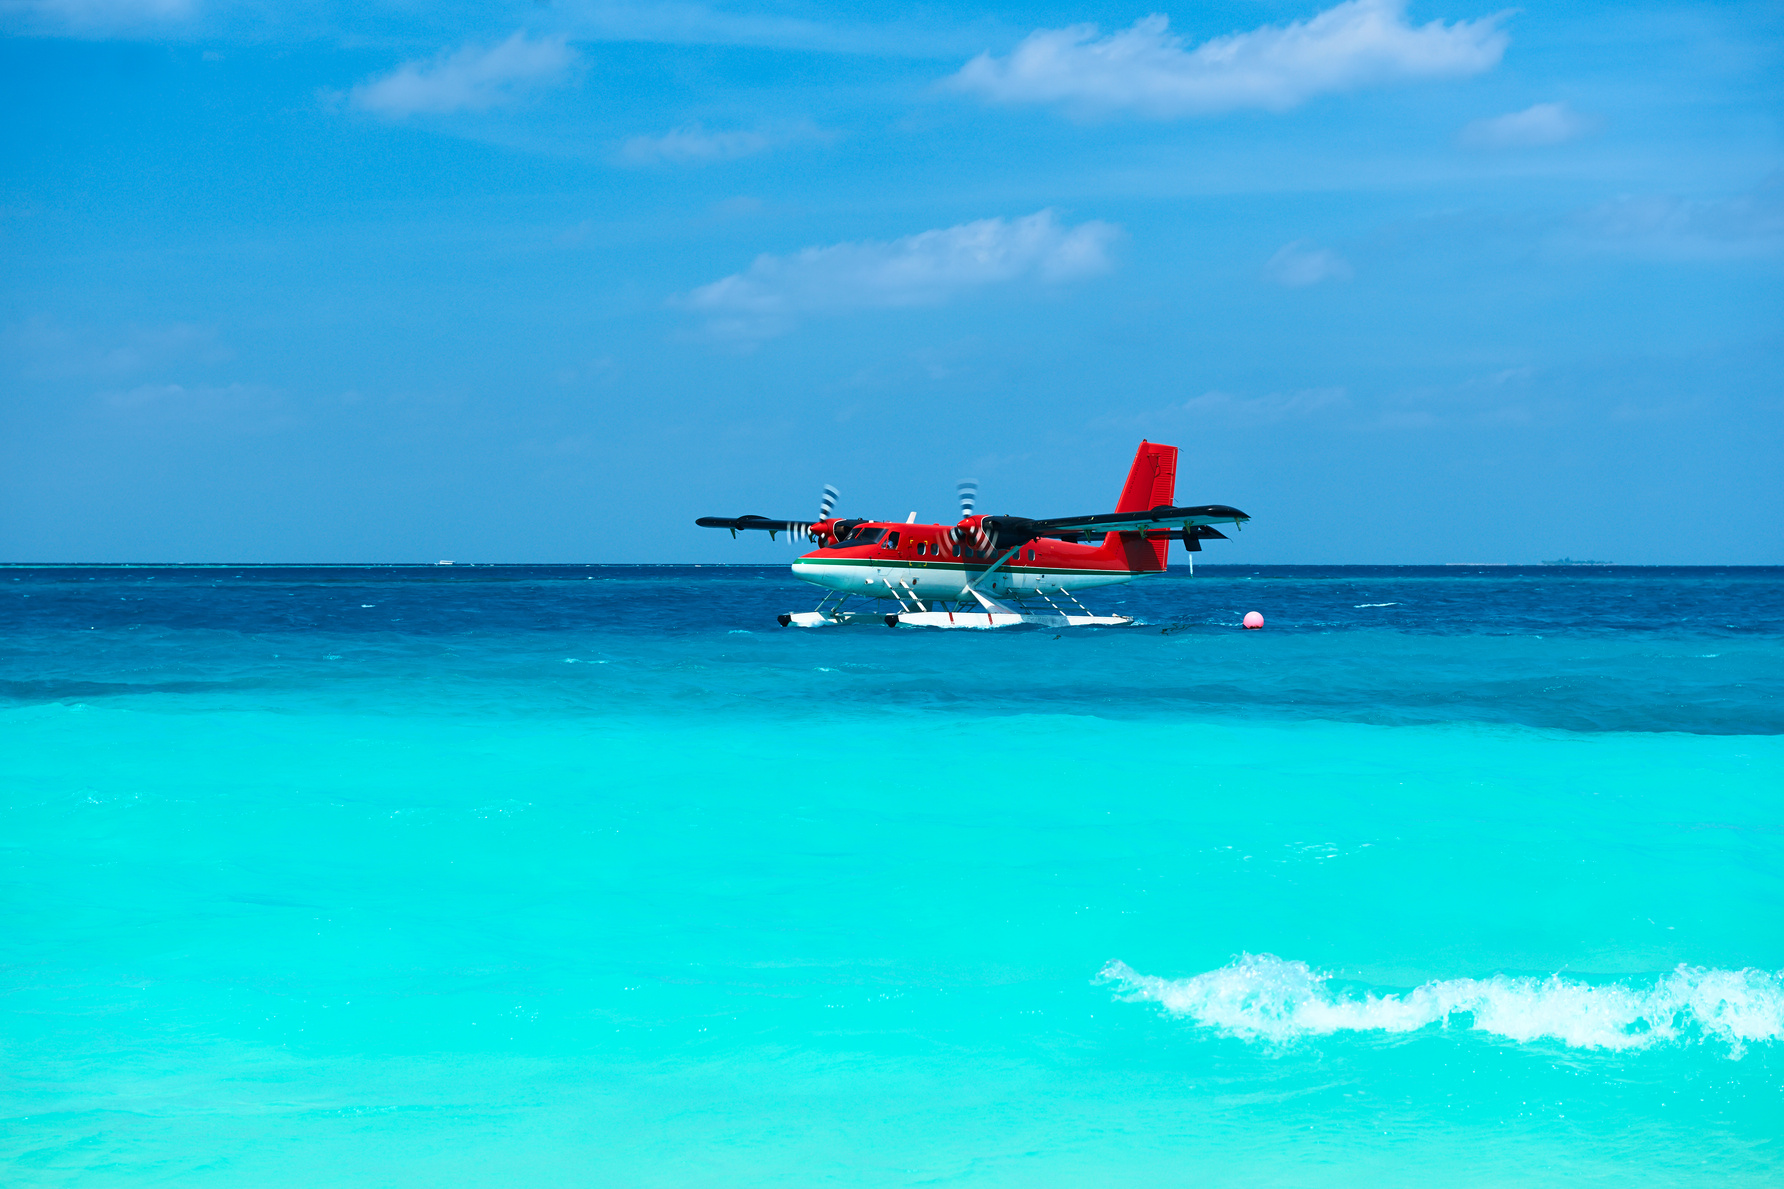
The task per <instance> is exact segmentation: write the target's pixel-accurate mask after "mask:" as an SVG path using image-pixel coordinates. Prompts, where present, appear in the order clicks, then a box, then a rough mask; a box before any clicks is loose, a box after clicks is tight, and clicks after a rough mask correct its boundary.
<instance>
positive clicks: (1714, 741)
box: [0, 566, 1784, 1187]
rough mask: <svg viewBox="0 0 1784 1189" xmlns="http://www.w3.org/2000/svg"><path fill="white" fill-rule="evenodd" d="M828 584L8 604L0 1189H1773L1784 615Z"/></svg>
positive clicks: (348, 585) (72, 598) (1752, 587)
mask: <svg viewBox="0 0 1784 1189" xmlns="http://www.w3.org/2000/svg"><path fill="white" fill-rule="evenodd" d="M809 591H810V588H808V587H804V586H802V585H801V584H800V583H798V582H796V581H795V580H793V579H792V578H791V577H790V576H789V575H788V573H787V572H786V570H785V569H783V568H775V569H753V568H733V567H723V568H711V567H709V568H695V567H667V566H665V567H537V568H522V567H475V568H467V567H452V568H450V569H447V568H445V567H416V568H401V567H387V568H347V567H338V568H336V567H330V568H309V569H299V568H233V569H232V568H223V567H192V568H155V567H132V568H66V569H45V568H22V567H11V568H0V806H3V810H0V811H3V813H4V818H3V819H0V820H3V823H4V829H0V848H4V849H3V850H0V853H3V854H4V867H3V868H0V879H3V881H4V882H3V884H0V889H3V894H4V896H5V904H6V910H7V912H6V919H7V922H8V928H7V929H6V930H5V931H4V933H0V961H3V963H4V965H3V967H0V980H3V981H0V987H3V988H4V992H5V995H6V1000H7V1007H8V1011H7V1014H6V1016H5V1017H4V1022H3V1023H0V1046H3V1047H0V1052H3V1053H4V1056H5V1062H4V1066H3V1072H0V1077H3V1078H4V1081H3V1082H0V1086H3V1087H4V1091H5V1095H6V1097H5V1111H6V1126H5V1128H4V1131H3V1132H0V1170H4V1173H5V1176H4V1178H0V1179H4V1181H5V1183H7V1184H19V1185H33V1186H36V1185H44V1186H48V1185H134V1184H146V1183H172V1184H181V1185H188V1184H189V1185H199V1186H212V1185H215V1186H225V1185H227V1186H236V1185H241V1186H284V1185H306V1186H308V1185H318V1184H326V1185H341V1186H378V1185H429V1186H436V1185H438V1186H479V1187H481V1186H514V1185H671V1184H673V1185H687V1184H695V1185H701V1184H705V1185H735V1184H782V1185H807V1184H819V1183H839V1184H850V1185H855V1184H860V1185H906V1184H932V1183H960V1184H987V1185H991V1184H998V1185H1002V1184H1012V1185H1073V1184H1086V1185H1089V1184H1096V1185H1099V1186H1100V1185H1106V1184H1108V1183H1110V1182H1111V1180H1113V1179H1116V1178H1130V1177H1137V1178H1143V1179H1146V1180H1147V1181H1148V1182H1156V1181H1159V1180H1161V1179H1162V1181H1163V1182H1164V1183H1168V1184H1195V1185H1212V1186H1226V1185H1233V1186H1238V1185H1255V1184H1271V1185H1306V1186H1327V1185H1408V1186H1410V1185H1415V1184H1417V1185H1420V1186H1424V1185H1428V1184H1429V1183H1431V1182H1432V1181H1433V1179H1439V1180H1441V1181H1442V1182H1443V1183H1446V1184H1452V1185H1460V1186H1475V1185H1481V1186H1485V1185H1508V1184H1514V1183H1515V1184H1531V1183H1539V1184H1540V1183H1555V1184H1558V1183H1563V1182H1565V1183H1569V1184H1572V1183H1576V1182H1579V1181H1589V1182H1599V1183H1604V1184H1617V1185H1627V1184H1634V1185H1680V1184H1703V1185H1772V1184H1778V1183H1781V1182H1784V1150H1781V1149H1780V1142H1781V1137H1784V973H1781V972H1784V571H1781V570H1753V569H1740V570H1704V569H1690V570H1648V569H1643V570H1631V569H1599V568H1592V569H1577V570H1576V569H1542V570H1518V569H1509V568H1503V567H1495V568H1487V569H1480V570H1472V569H1463V568H1456V567H1445V568H1437V569H1385V568H1384V569H1376V568H1370V569H1360V568H1351V569H1326V570H1318V569H1306V568H1293V569H1257V568H1237V567H1207V568H1204V569H1203V570H1202V572H1201V573H1200V574H1199V575H1197V576H1195V577H1193V578H1191V577H1189V576H1187V575H1183V574H1178V573H1175V572H1173V573H1172V574H1171V575H1169V576H1168V577H1165V578H1162V579H1158V580H1154V581H1152V582H1149V583H1139V584H1135V585H1133V586H1130V587H1125V588H1113V589H1110V590H1107V591H1103V592H1096V593H1095V594H1093V595H1091V596H1087V602H1089V603H1090V604H1091V605H1092V607H1093V609H1096V610H1119V611H1122V612H1125V613H1127V614H1131V615H1134V616H1136V617H1137V618H1138V619H1139V620H1140V621H1141V624H1140V626H1136V627H1133V628H1126V629H1110V630H1094V631H1078V632H1066V633H1056V632H1052V631H1044V630H1038V629H1021V630H1014V631H1005V632H995V633H978V632H971V633H969V632H951V633H950V632H934V631H918V630H897V631H894V630H888V629H886V628H881V627H859V628H849V629H833V630H820V631H798V630H784V629H781V628H779V627H777V626H775V623H774V615H775V614H777V613H778V612H781V611H786V610H799V609H804V608H807V607H809V606H810V605H811V604H812V603H813V602H815V599H814V597H813V595H812V594H811V593H808V592H809ZM1251 610H1257V611H1261V612H1262V613H1263V614H1264V615H1265V617H1266V620H1267V626H1266V627H1265V629H1264V630H1263V631H1261V632H1244V631H1240V630H1238V627H1237V625H1238V621H1239V619H1240V617H1241V616H1243V614H1244V613H1245V612H1247V611H1251Z"/></svg>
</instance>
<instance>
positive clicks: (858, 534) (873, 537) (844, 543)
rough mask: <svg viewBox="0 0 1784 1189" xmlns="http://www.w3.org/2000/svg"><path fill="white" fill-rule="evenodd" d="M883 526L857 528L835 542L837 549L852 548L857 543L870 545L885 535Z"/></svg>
mask: <svg viewBox="0 0 1784 1189" xmlns="http://www.w3.org/2000/svg"><path fill="white" fill-rule="evenodd" d="M885 532H886V530H885V529H883V528H857V529H855V531H854V532H852V533H850V534H849V535H848V536H846V537H844V538H843V539H842V540H840V541H838V542H837V543H836V548H838V549H853V548H854V547H855V546H857V545H871V544H873V543H874V542H875V541H877V540H879V539H880V538H881V537H882V536H884V535H885Z"/></svg>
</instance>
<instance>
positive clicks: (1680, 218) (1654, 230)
mask: <svg viewBox="0 0 1784 1189" xmlns="http://www.w3.org/2000/svg"><path fill="white" fill-rule="evenodd" d="M1567 239H1568V240H1570V241H1571V242H1572V243H1573V244H1574V245H1575V246H1577V247H1582V248H1586V249H1589V250H1595V251H1613V252H1630V253H1634V254H1637V255H1644V256H1654V257H1661V258H1665V259H1686V260H1704V259H1734V258H1740V257H1749V256H1760V255H1769V254H1771V253H1775V252H1779V251H1784V175H1780V176H1778V177H1774V178H1772V179H1771V180H1770V181H1769V182H1768V183H1767V184H1766V185H1764V186H1761V187H1760V188H1759V189H1758V190H1756V191H1754V192H1753V193H1751V194H1739V195H1736V196H1734V197H1732V198H1707V199H1705V198H1680V197H1676V196H1672V195H1647V196H1627V197H1622V198H1616V199H1613V200H1611V201H1609V202H1604V203H1600V204H1599V205H1598V206H1595V207H1593V208H1591V209H1590V210H1587V211H1584V212H1582V213H1581V214H1580V215H1578V216H1577V217H1576V218H1575V219H1574V220H1573V225H1572V228H1571V231H1570V234H1569V235H1568V237H1567Z"/></svg>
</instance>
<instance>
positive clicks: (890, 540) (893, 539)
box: [886, 533, 898, 549]
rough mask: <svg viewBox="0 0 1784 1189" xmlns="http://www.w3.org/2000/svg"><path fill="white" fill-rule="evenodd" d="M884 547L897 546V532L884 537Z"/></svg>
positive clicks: (892, 547) (893, 547)
mask: <svg viewBox="0 0 1784 1189" xmlns="http://www.w3.org/2000/svg"><path fill="white" fill-rule="evenodd" d="M886 548H888V549H896V548H898V534H897V533H893V534H892V535H891V536H889V537H887V538H886Z"/></svg>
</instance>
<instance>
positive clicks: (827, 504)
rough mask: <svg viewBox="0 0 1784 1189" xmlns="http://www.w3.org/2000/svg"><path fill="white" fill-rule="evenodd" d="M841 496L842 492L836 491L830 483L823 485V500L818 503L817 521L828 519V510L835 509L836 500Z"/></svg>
mask: <svg viewBox="0 0 1784 1189" xmlns="http://www.w3.org/2000/svg"><path fill="white" fill-rule="evenodd" d="M841 495H842V492H840V491H838V490H836V487H835V485H833V484H830V483H826V484H824V498H823V499H821V500H819V501H818V519H819V520H828V519H830V510H831V509H832V508H834V507H836V501H837V498H838V497H839V496H841Z"/></svg>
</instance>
